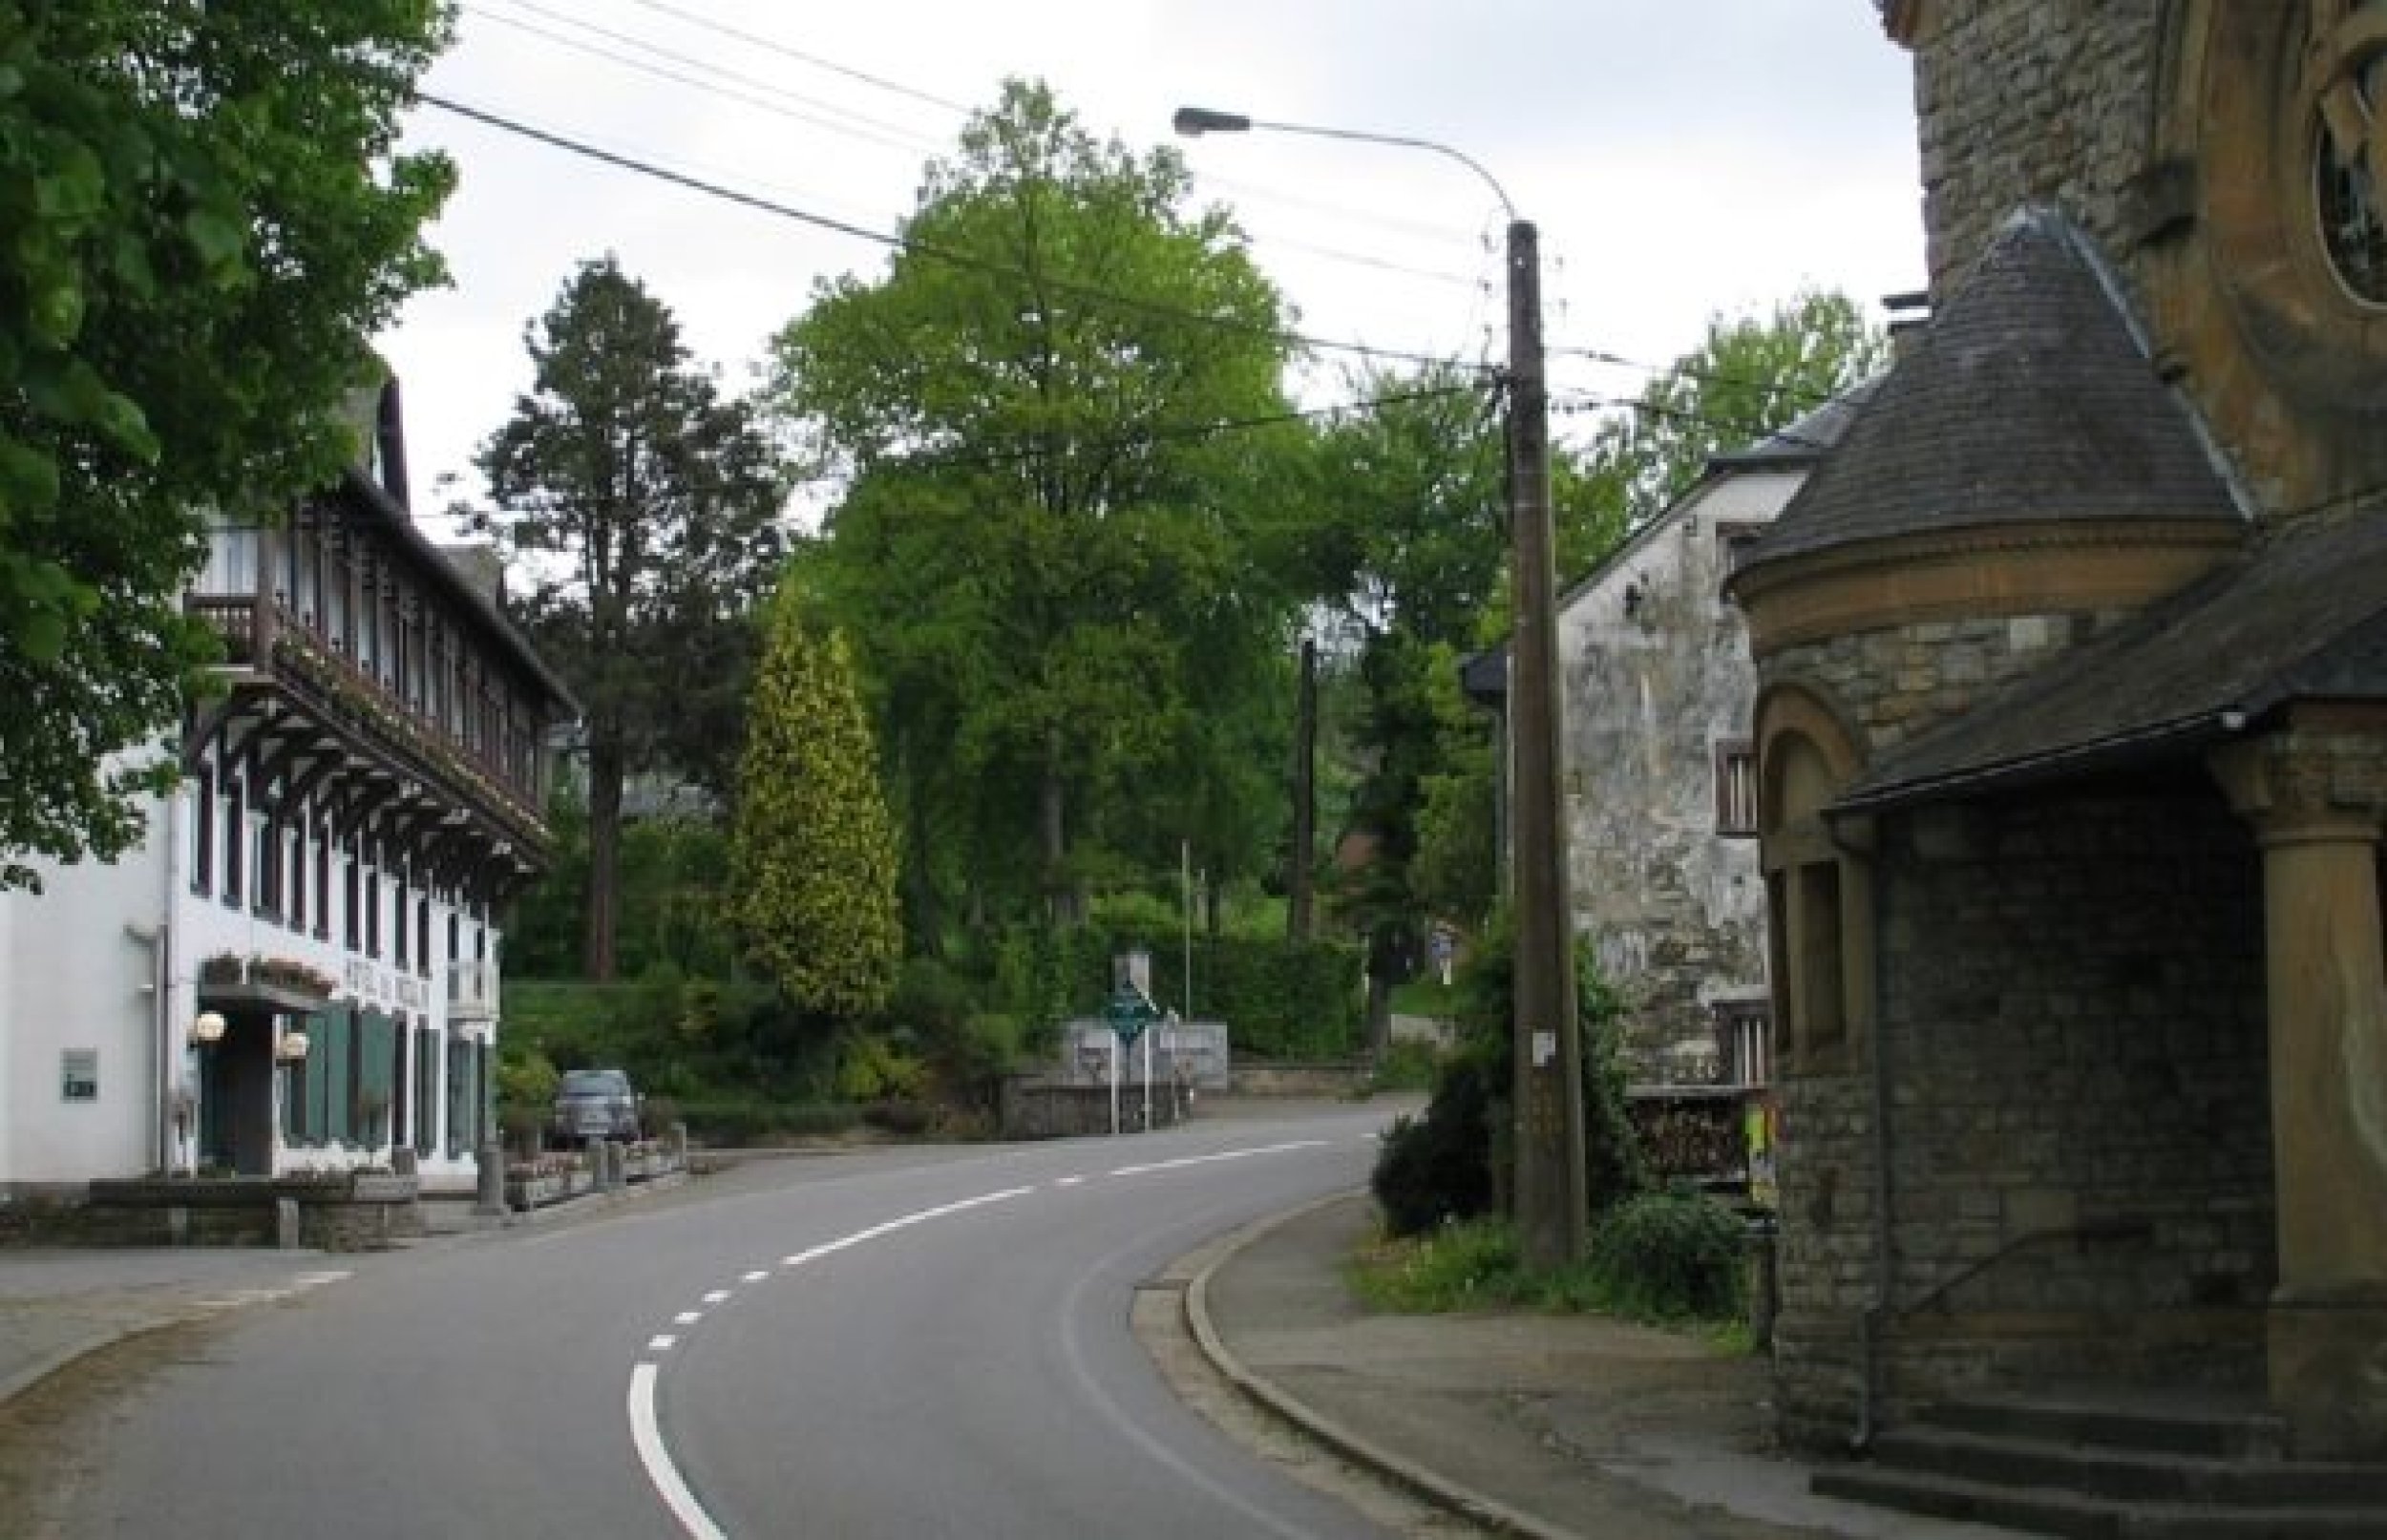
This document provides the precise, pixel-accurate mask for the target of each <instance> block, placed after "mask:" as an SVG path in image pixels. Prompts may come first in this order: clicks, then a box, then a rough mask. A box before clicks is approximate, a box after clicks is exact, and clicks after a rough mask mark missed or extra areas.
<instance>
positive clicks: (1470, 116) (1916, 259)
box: [381, 0, 1923, 514]
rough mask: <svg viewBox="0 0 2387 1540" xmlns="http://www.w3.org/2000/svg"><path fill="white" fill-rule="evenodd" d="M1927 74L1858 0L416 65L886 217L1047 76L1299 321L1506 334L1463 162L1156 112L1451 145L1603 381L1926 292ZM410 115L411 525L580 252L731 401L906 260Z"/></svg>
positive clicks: (588, 137) (636, 148)
mask: <svg viewBox="0 0 2387 1540" xmlns="http://www.w3.org/2000/svg"><path fill="white" fill-rule="evenodd" d="M1908 62H1909V61H1908V58H1907V55H1906V54H1905V53H1903V52H1901V51H1900V50H1899V49H1897V48H1896V47H1895V46H1894V45H1892V44H1891V42H1890V41H1889V40H1888V39H1887V38H1885V37H1884V36H1883V35H1882V32H1881V28H1880V25H1879V23H1878V21H1877V20H1876V18H1875V13H1874V9H1873V7H1872V6H1871V5H1869V4H1868V3H1866V0H1202V3H1198V4H1197V3H1194V0H862V3H859V4H838V5H828V4H823V3H820V0H777V3H773V0H461V24H460V29H459V36H458V40H457V43H456V46H455V47H454V50H453V51H452V52H451V53H449V54H448V55H447V57H445V58H444V59H443V60H441V61H440V63H439V64H438V65H437V66H436V67H435V68H434V69H433V71H432V72H431V74H430V75H429V76H428V77H427V78H426V80H425V81H424V89H425V90H426V91H427V92H430V93H432V94H434V95H441V96H445V97H448V98H451V99H453V100H454V101H456V102H458V103H460V104H463V105H466V106H470V107H474V108H476V109H480V110H483V111H486V112H489V113H493V114H496V115H498V116H504V117H508V118H512V119H515V120H517V121H519V122H522V123H525V124H529V125H532V126H535V127H537V128H539V129H540V130H543V131H546V132H549V133H553V134H556V135H560V136H562V137H568V138H572V139H578V140H582V141H585V142H588V143H591V144H595V145H598V146H601V147H602V148H604V149H606V150H608V151H611V152H614V153H616V154H620V155H623V156H626V157H630V158H636V159H640V160H644V161H651V162H654V163H656V164H658V165H662V166H665V167H668V168H670V169H672V170H674V171H677V172H680V173H683V174H686V175H688V176H692V177H695V178H698V179H705V180H708V181H713V182H717V183H719V184H722V185H724V186H727V187H730V188H734V189H737V190H738V191H740V192H743V193H748V194H750V195H753V196H755V197H758V198H761V199H764V200H769V201H771V202H775V203H779V204H783V205H786V206H788V207H792V208H795V209H800V210H803V211H805V212H807V213H811V214H816V215H820V216H825V217H827V218H830V219H833V220H837V221H841V222H846V223H849V224H854V225H858V226H862V227H865V228H868V229H871V230H876V231H880V232H886V233H889V234H892V233H893V232H894V231H895V229H896V227H897V225H898V222H899V221H900V220H901V219H902V218H903V217H904V216H905V215H906V214H908V213H909V212H910V211H911V209H912V207H913V202H914V197H915V194H916V192H917V189H918V187H919V178H920V170H921V167H922V165H923V164H924V163H925V162H926V161H927V160H928V159H929V158H931V157H935V156H940V155H946V154H949V153H951V151H952V149H953V147H954V142H955V136H956V134H957V132H958V130H959V129H960V127H961V121H962V118H963V116H964V115H965V114H966V113H967V112H969V111H972V110H976V109H982V108H984V107H986V106H988V105H990V104H991V103H992V102H993V101H994V99H995V96H996V93H997V90H998V86H999V83H1000V81H1001V80H1002V79H1003V77H1004V76H1006V75H1023V76H1031V77H1037V78H1042V79H1043V80H1045V81H1046V82H1047V83H1049V84H1050V85H1051V86H1052V87H1053V89H1054V90H1055V91H1056V92H1057V93H1058V94H1059V95H1060V98H1061V100H1062V102H1063V103H1064V105H1066V106H1067V107H1068V108H1070V109H1071V110H1073V111H1074V112H1076V113H1077V114H1078V115H1079V116H1080V118H1081V119H1082V120H1083V121H1084V122H1085V124H1086V125H1087V126H1088V127H1089V128H1091V129H1093V130H1094V131H1096V132H1097V133H1100V134H1104V135H1115V136H1116V137H1120V138H1122V139H1124V140H1126V141H1127V142H1128V143H1130V144H1131V145H1136V146H1144V145H1149V144H1153V143H1158V142H1163V141H1166V142H1170V143H1173V144H1176V145H1177V146H1178V147H1179V148H1181V149H1182V150H1183V151H1184V152H1185V154H1186V156H1187V158H1188V159H1189V161H1190V163H1191V164H1192V165H1193V169H1194V171H1195V173H1196V175H1197V178H1198V181H1199V186H1200V189H1201V191H1202V193H1203V195H1204V197H1205V198H1206V199H1207V200H1215V201H1220V202H1225V203H1228V204H1231V205H1233V207H1234V208H1235V209H1236V212H1237V214H1238V217H1239V218H1240V220H1241V222H1242V223H1243V225H1244V227H1245V229H1246V230H1247V231H1248V232H1249V233H1250V235H1251V237H1252V243H1253V251H1254V255H1255V257H1256V258H1257V262H1258V263H1259V264H1260V266H1261V267H1262V268H1263V269H1264V270H1265V271H1267V272H1268V273H1269V274H1270V275H1271V276H1272V277H1273V278H1275V279H1276V280H1277V282H1278V284H1279V285H1280V286H1281V287H1282V288H1283V289H1284V291H1285V292H1286V294H1287V295H1288V297H1289V298H1290V299H1291V301H1292V303H1293V304H1294V306H1296V307H1298V309H1299V317H1300V319H1299V326H1300V329H1301V330H1302V331H1303V332H1304V333H1305V334H1307V335H1311V336H1316V337H1323V338H1328V339H1333V340H1338V341H1347V342H1351V343H1355V344H1365V345H1368V346H1371V347H1377V348H1389V349H1397V350H1401V351H1405V352H1417V353H1428V354H1433V355H1437V356H1458V357H1465V358H1482V357H1488V356H1498V355H1499V354H1500V353H1501V352H1502V351H1503V350H1504V348H1505V342H1504V336H1505V332H1504V326H1503V321H1504V312H1503V300H1502V297H1501V265H1500V258H1499V240H1500V232H1501V229H1502V226H1503V220H1504V216H1503V214H1502V211H1501V209H1500V206H1499V203H1498V201H1497V200H1495V199H1494V197H1493V195H1492V193H1491V191H1490V189H1489V188H1488V187H1487V186H1486V185H1485V184H1484V182H1483V181H1482V180H1480V179H1477V178H1476V177H1474V176H1472V175H1470V174H1469V173H1468V171H1467V169H1466V168H1465V167H1463V166H1461V165H1458V164H1455V163H1453V162H1451V161H1448V160H1446V159H1444V158H1440V157H1437V156H1433V155H1430V154H1421V153H1417V152H1414V151H1403V150H1397V149H1387V148H1382V147H1378V146H1373V145H1366V144H1351V143H1341V142H1330V141H1321V140H1317V139H1308V138H1301V137H1290V136H1286V135H1278V134H1271V135H1259V134H1254V135H1249V136H1228V137H1205V138H1202V139H1199V140H1187V139H1180V138H1176V137H1173V136H1172V134H1171V132H1170V127H1169V119H1170V115H1171V113H1172V111H1173V110H1174V109H1175V108H1176V107H1177V106H1179V105H1181V104H1185V103H1194V104H1199V105H1203V106H1209V107H1215V108H1223V109H1229V110H1233V111H1237V112H1242V113H1246V114H1248V115H1250V116H1254V117H1257V118H1267V119H1275V120H1278V121H1282V122H1291V123H1304V124H1314V125H1320V126H1327V127H1334V128H1341V129H1353V130H1361V131H1366V132H1374V133H1383V134H1394V135H1402V136H1405V137H1414V138H1424V139H1430V140H1435V141H1439V142H1441V143H1444V144H1447V145H1448V146H1450V147H1452V148H1453V149H1455V150H1458V151H1460V152H1462V153H1463V154H1465V155H1466V156H1468V158H1472V159H1473V160H1475V161H1476V162H1478V163H1479V164H1480V165H1481V166H1482V167H1483V168H1484V169H1485V171H1486V172H1488V173H1489V175H1490V176H1491V177H1492V178H1494V179H1497V181H1498V182H1499V183H1500V185H1501V186H1502V187H1503V188H1504V189H1505V190H1506V192H1507V194H1508V196H1509V198H1510V200H1511V201H1512V202H1513V204H1514V205H1515V207H1516V210H1517V212H1518V213H1519V214H1520V215H1521V216H1523V217H1524V218H1526V219H1530V220H1531V221H1533V222H1535V223H1536V224H1538V225H1539V226H1540V229H1541V237H1542V252H1543V261H1544V268H1545V272H1544V291H1545V300H1546V306H1545V308H1546V315H1547V320H1546V326H1545V329H1546V334H1547V339H1548V342H1549V344H1550V346H1551V348H1552V349H1553V354H1552V366H1551V368H1552V379H1553V386H1554V387H1556V388H1557V389H1558V390H1559V392H1560V395H1561V399H1574V400H1582V399H1585V398H1587V397H1597V396H1606V397H1629V396H1631V395H1633V394H1634V393H1636V392H1637V390H1639V389H1640V386H1641V384H1642V383H1643V382H1644V381H1645V380H1646V378H1647V373H1646V368H1645V367H1644V368H1635V367H1632V366H1630V365H1616V364H1603V363H1596V362H1594V361H1592V360H1590V359H1587V358H1584V357H1581V356H1579V353H1576V352H1570V351H1568V349H1577V350H1580V351H1588V352H1594V353H1603V354H1613V355H1616V356H1617V357H1621V358H1624V359H1629V360H1633V361H1635V363H1636V364H1637V365H1640V366H1653V365H1659V364H1663V363H1665V362H1667V361H1669V360H1671V359H1673V358H1675V357H1676V356H1678V355H1679V354H1680V353H1682V352H1684V351H1687V350H1688V349H1690V348H1693V347H1695V346H1697V345H1698V343H1699V341H1700V337H1701V335H1702V333H1703V331H1704V328H1705V326H1706V323H1707V320H1708V318H1709V317H1710V316H1711V315H1712V314H1715V313H1718V312H1722V313H1724V314H1728V315H1729V314H1738V313H1740V312H1743V311H1744V310H1747V309H1750V308H1752V307H1770V306H1773V305H1774V304H1776V303H1778V302H1780V301H1783V300H1785V299H1787V298H1788V297H1790V296H1791V295H1792V294H1793V293H1795V292H1796V291H1797V290H1799V289H1800V288H1802V287H1823V288H1836V289H1841V290H1844V291H1846V292H1848V294H1850V295H1851V296H1853V297H1855V298H1856V299H1858V300H1860V301H1863V302H1866V303H1867V304H1869V305H1870V304H1871V303H1872V302H1874V301H1876V300H1878V299H1879V298H1880V297H1881V296H1882V295H1884V294H1888V293H1892V292H1895V291H1898V290H1902V289H1911V288H1918V287H1920V286H1921V285H1922V282H1923V264H1922V233H1921V226H1920V218H1919V190H1918V184H1917V177H1916V170H1915V166H1916V157H1915V146H1914V122H1913V110H1912V85H1911V77H1910V74H1909V71H1908ZM408 141H409V143H410V144H411V145H417V146H421V145H436V146H439V147H441V148H443V149H445V150H446V151H447V152H448V154H449V155H450V156H451V157H453V158H454V160H455V162H456V165H457V167H458V170H459V172H460V174H461V185H460V186H459V187H458V189H457V191H456V193H455V195H454V198H453V199H452V200H450V202H449V204H448V208H447V212H446V214H445V216H444V217H443V218H442V219H441V220H440V221H439V222H438V223H437V224H436V225H435V226H434V227H433V231H432V241H433V244H435V245H436V246H437V247H438V248H439V249H440V250H441V251H442V252H443V253H444V254H445V255H446V257H447V259H448V262H449V264H450V266H451V268H452V269H453V272H454V285H453V286H452V287H450V288H448V289H446V290H443V291H440V292H436V293H433V294H428V295H424V296H420V297H418V298H417V299H415V300H414V301H413V302H412V304H411V305H410V306H408V307H407V309H406V311H405V313H404V315H403V316H402V317H401V319H400V322H399V325H398V326H397V327H395V328H394V329H393V330H392V331H391V332H390V333H389V334H388V335H386V336H384V337H383V338H382V339H381V347H382V350H383V352H384V354H385V355H386V356H387V357H388V358H389V360H390V361H391V365H392V366H393V367H394V368H395V369H397V371H398V373H399V376H400V378H401V379H402V380H403V382H404V385H405V390H406V405H407V418H408V441H409V450H410V457H411V458H412V470H413V480H414V486H415V488H416V489H417V490H416V493H415V503H416V511H417V513H418V514H428V513H431V512H433V511H434V510H435V509H436V508H437V507H439V506H441V505H442V504H444V502H445V501H446V500H447V499H446V496H443V495H441V494H439V493H436V492H434V491H433V481H434V478H436V477H438V476H440V475H447V474H451V473H453V474H455V475H458V476H459V477H460V478H461V490H462V492H464V493H465V494H466V495H468V496H475V497H477V496H479V495H480V493H481V491H482V489H481V486H480V483H479V479H478V476H477V475H476V474H475V473H474V472H473V471H472V470H471V468H470V461H471V457H472V454H473V452H474V449H475V445H477V444H478V442H479V441H480V440H481V439H483V438H484V437H486V436H487V435H488V434H489V433H490V432H493V431H494V430H495V429H496V427H497V426H498V425H499V424H500V423H501V422H503V421H504V420H505V418H506V416H507V414H508V413H509V411H511V408H512V405H513V401H514V398H515V396H516V394H517V393H518V392H519V391H520V390H523V389H525V388H526V387H527V385H528V383H529V373H530V366H529V361H528V357H527V355H526V354H525V352H524V351H523V347H522V332H523V327H524V326H525V325H526V324H527V323H528V322H529V321H530V320H531V319H532V318H534V317H535V316H537V315H539V314H540V313H541V312H543V311H544V310H545V309H546V307H547V306H548V305H549V304H550V303H551V302H552V301H553V299H554V298H555V295H556V292H557V290H558V289H559V288H560V285H562V283H563V281H564V280H565V278H566V277H567V276H568V275H569V274H570V272H571V271H572V269H573V267H574V265H575V264H578V263H580V262H581V261H583V260H586V259H589V258H593V257H598V256H602V255H603V254H604V253H606V252H612V253H614V254H615V255H616V256H617V257H618V258H619V259H620V260H621V263H622V264H623V267H624V268H625V269H626V270H627V271H629V272H630V273H632V274H633V275H635V276H637V277H639V278H640V279H643V280H644V282H645V283H646V284H647V285H649V286H650V287H651V288H652V289H653V290H654V291H655V292H656V293H657V294H658V295H659V296H660V297H661V298H662V299H663V300H664V302H665V304H667V305H668V306H671V308H672V310H673V312H674V313H675V314H676V315H677V316H678V317H679V319H680V322H681V325H682V327H683V331H684V334H685V336H686V338H687V342H688V344H689V346H690V348H692V349H693V350H694V352H695V353H696V355H697V356H698V357H699V358H700V359H703V360H705V361H707V362H708V363H713V364H717V365H719V366H720V367H721V368H722V369H723V370H724V372H725V376H726V377H727V378H728V380H729V382H730V383H731V384H732V385H733V386H735V387H737V388H740V389H743V388H745V387H746V385H747V384H748V383H749V380H750V370H751V369H752V368H753V366H754V363H755V361H756V360H757V359H758V358H759V357H760V356H761V354H762V351H763V348H764V345H765V343H766V340H767V339H768V338H769V336H770V335H771V332H773V331H774V330H776V329H777V328H778V327H781V326H783V325H785V324H786V323H787V322H788V321H789V320H790V319H791V318H792V317H793V316H794V315H796V314H797V313H799V312H800V311H801V309H802V308H803V306H804V304H805V302H806V298H807V296H808V294H809V293H810V292H811V290H812V287H813V282H814V281H815V280H816V279H818V278H820V277H822V276H823V275H831V274H836V273H845V272H853V273H858V274H863V275H866V276H867V275H876V274H878V273H881V272H883V271H884V265H885V260H886V256H887V253H886V250H885V248H884V247H883V246H881V245H878V244H875V243H870V242H867V241H864V240H860V239H857V238H856V237H854V236H850V235H840V234H836V233H834V232H830V231H826V230H823V229H820V228H818V227H815V226H811V225H807V224H805V223H802V222H798V221H795V220H792V219H789V218H785V217H782V216H777V215H773V214H769V213H764V212H760V211H756V210H753V209H750V208H741V207H738V206H735V205H733V204H731V203H729V202H727V201H725V200H718V199H713V198H708V197H706V196H703V195H701V194H698V193H695V192H691V191H687V190H686V189H684V188H679V187H674V186H671V185H667V184H665V183H663V182H660V181H656V180H653V179H645V178H642V177H639V176H637V175H634V174H632V173H630V172H627V171H623V170H619V169H614V168H610V167H607V166H603V165H600V164H596V163H592V162H590V161H587V160H584V159H580V158H575V157H573V156H571V155H569V154H566V153H565V152H563V151H560V150H558V149H555V148H551V147H548V146H545V145H541V144H539V143H536V142H532V141H529V140H527V139H524V138H522V137H518V136H516V135H513V134H509V133H507V132H504V131H502V130H499V129H496V128H492V127H488V126H484V125H482V124H479V123H475V122H473V121H471V120H468V119H465V118H461V117H458V116H455V115H454V114H451V113H448V112H444V111H441V110H439V109H437V108H434V107H430V106H425V107H423V108H421V109H419V110H418V111H417V112H416V113H415V114H414V115H413V116H412V118H411V119H410V120H409V136H408ZM1340 361H1341V360H1340V359H1337V360H1336V362H1340ZM1333 394H1334V391H1333V389H1332V382H1331V381H1330V380H1329V381H1314V382H1312V383H1311V384H1310V385H1309V386H1308V387H1306V388H1305V390H1304V399H1305V401H1308V402H1310V403H1311V404H1320V403H1322V402H1323V401H1325V400H1327V399H1331V398H1332V396H1333ZM1579 423H1580V419H1574V420H1573V421H1570V420H1568V419H1561V420H1560V421H1558V422H1557V423H1556V424H1555V425H1554V427H1555V429H1556V431H1558V432H1560V433H1562V434H1564V433H1567V432H1570V431H1571V430H1573V429H1575V428H1577V427H1578V426H1579Z"/></svg>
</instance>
